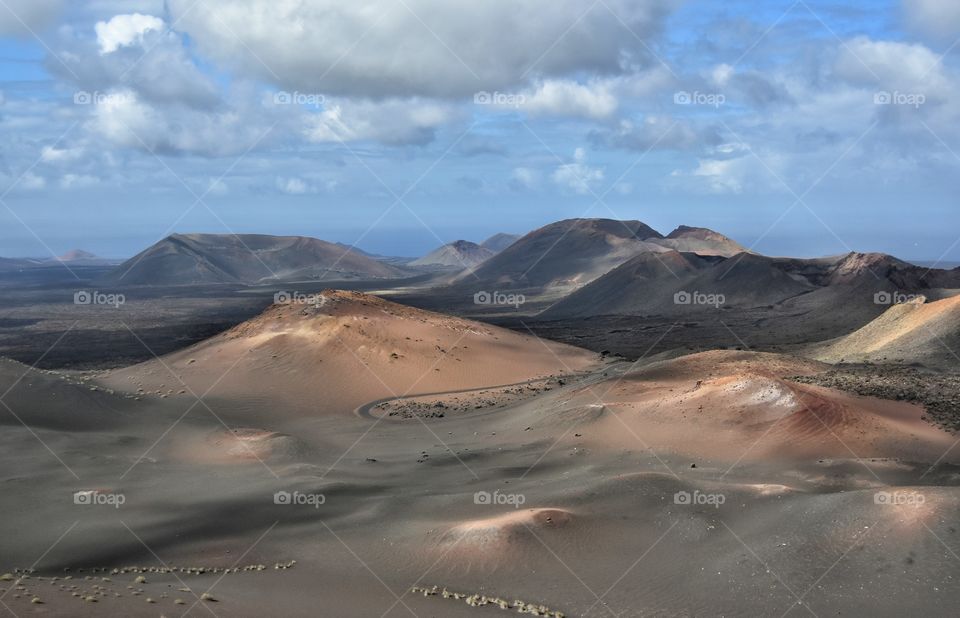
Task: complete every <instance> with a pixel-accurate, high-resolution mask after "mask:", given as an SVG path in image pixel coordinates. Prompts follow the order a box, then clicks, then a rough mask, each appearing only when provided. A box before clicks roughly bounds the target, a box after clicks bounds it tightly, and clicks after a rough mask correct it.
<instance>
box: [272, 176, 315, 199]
mask: <svg viewBox="0 0 960 618" xmlns="http://www.w3.org/2000/svg"><path fill="white" fill-rule="evenodd" d="M277 190H279V191H280V192H281V193H286V194H287V195H303V194H305V193H311V192H313V188H312V187H311V186H310V185H308V184H307V183H306V182H305V181H304V180H303V179H301V178H277Z"/></svg>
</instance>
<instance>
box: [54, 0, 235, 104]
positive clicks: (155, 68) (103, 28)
mask: <svg viewBox="0 0 960 618" xmlns="http://www.w3.org/2000/svg"><path fill="white" fill-rule="evenodd" d="M132 18H136V19H132ZM153 26H157V27H153ZM96 30H97V38H98V41H97V44H94V43H92V42H91V41H89V40H88V39H87V38H86V37H84V36H82V35H81V34H78V33H74V32H73V31H69V32H68V36H67V38H66V40H65V41H64V46H65V48H64V50H63V51H62V52H60V53H59V54H58V58H57V59H56V60H52V59H51V60H48V61H47V67H48V69H49V70H50V71H51V72H52V73H54V74H56V75H59V76H60V78H61V79H63V80H65V81H67V82H70V83H72V84H73V85H74V87H75V88H76V89H77V90H78V91H82V92H88V93H91V94H92V93H94V92H104V91H110V90H117V89H120V88H122V89H126V90H130V91H133V92H135V93H136V95H137V96H138V98H139V99H141V100H144V101H150V102H154V103H162V104H177V105H188V106H190V107H195V108H203V109H212V108H214V107H217V106H221V105H222V104H223V102H222V100H221V94H220V88H219V87H218V86H217V84H215V83H214V81H213V80H212V79H211V78H210V77H209V76H208V75H206V74H204V72H203V71H201V70H200V68H199V66H198V64H197V60H196V59H195V58H194V57H193V56H192V55H191V53H190V51H189V50H188V49H187V46H186V43H185V41H184V40H183V37H182V35H180V34H177V33H175V32H171V31H169V30H167V29H165V26H164V24H163V21H162V20H160V19H159V18H156V17H151V16H148V15H136V14H135V15H118V16H116V17H114V18H113V19H111V20H109V21H108V22H100V23H98V24H97V25H96ZM105 50H106V51H105Z"/></svg>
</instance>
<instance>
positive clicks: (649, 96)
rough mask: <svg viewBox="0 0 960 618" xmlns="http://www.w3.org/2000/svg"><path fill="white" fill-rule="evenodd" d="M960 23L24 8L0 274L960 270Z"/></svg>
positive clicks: (3, 20) (12, 17)
mask: <svg viewBox="0 0 960 618" xmlns="http://www.w3.org/2000/svg"><path fill="white" fill-rule="evenodd" d="M949 4H950V3H945V2H939V1H936V0H905V1H904V2H900V1H899V0H897V1H886V2H883V1H874V2H830V1H826V0H803V1H797V2H787V1H784V2H780V1H771V2H763V3H756V2H746V1H739V0H733V1H728V2H715V1H711V2H706V1H687V2H683V1H680V0H598V1H597V2H593V1H592V0H553V1H551V2H548V1H546V0H525V1H524V2H518V1H512V2H508V1H506V0H490V1H489V2H484V3H469V4H458V3H451V2H449V1H448V0H379V1H368V0H354V1H351V2H350V3H343V2H334V1H332V0H315V1H312V2H300V1H295V0H237V1H234V2H229V3H224V2H213V1H212V0H167V2H162V1H155V0H130V1H114V0H93V1H91V2H84V3H68V2H63V1H59V0H4V2H3V4H2V5H0V90H2V93H3V97H2V104H0V133H2V137H3V139H2V140H0V196H2V197H0V204H2V205H0V226H2V227H0V230H2V233H0V255H4V256H21V255H32V256H43V255H49V254H50V253H62V252H65V251H66V250H69V249H72V248H84V249H87V250H90V251H93V252H95V253H98V254H101V255H105V256H110V257H124V256H128V255H131V254H133V253H135V252H136V251H138V250H140V249H142V248H143V247H145V246H147V245H149V244H150V243H152V242H155V241H156V240H158V239H159V238H161V237H162V236H164V235H166V234H169V233H172V232H194V231H203V232H217V233H230V232H236V233H241V232H261V233H272V234H303V235H310V236H316V237H319V238H324V239H327V240H335V241H340V242H345V243H351V244H352V243H357V245H358V246H359V247H361V248H363V249H365V250H368V251H374V252H378V253H387V254H400V255H416V254H422V253H425V252H426V251H428V250H430V249H431V248H433V247H435V246H436V245H438V244H440V243H441V242H447V241H451V240H455V239H458V238H467V239H471V240H481V239H483V238H484V237H486V236H489V235H491V234H493V233H495V232H499V231H507V232H515V233H524V232H527V231H529V230H531V229H534V228H536V227H539V226H541V225H544V224H546V223H549V222H552V221H555V220H558V219H563V218H569V217H579V216H592V217H618V218H631V219H640V220H643V221H645V222H647V223H649V224H650V225H653V226H654V227H656V228H658V229H660V230H661V231H663V232H664V233H666V232H668V231H670V229H672V228H673V227H675V226H677V225H680V224H687V225H701V226H706V227H711V228H714V229H716V230H718V231H721V232H723V233H726V234H728V235H730V236H732V237H734V238H736V239H737V240H739V241H740V242H742V243H743V244H745V245H748V246H751V247H753V248H755V249H756V250H757V251H760V252H763V253H768V254H774V255H784V254H791V255H799V256H813V255H824V254H835V253H841V252H844V251H848V250H864V251H867V250H869V251H884V252H888V253H893V254H896V255H898V256H901V257H904V258H908V259H927V260H936V259H944V260H949V261H960V242H958V240H960V238H958V237H960V226H958V225H957V222H958V212H957V199H956V196H957V195H960V192H958V189H960V187H958V184H960V182H958V178H960V174H957V170H958V166H960V156H958V155H960V122H958V121H960V107H958V106H957V105H956V104H955V98H956V97H957V95H958V94H960V74H958V71H957V61H958V58H957V55H958V54H960V45H958V44H957V40H958V38H960V7H957V6H949ZM487 95H489V96H487Z"/></svg>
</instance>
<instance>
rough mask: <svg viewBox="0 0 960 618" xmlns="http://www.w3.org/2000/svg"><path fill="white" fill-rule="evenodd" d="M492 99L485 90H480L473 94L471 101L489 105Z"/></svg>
mask: <svg viewBox="0 0 960 618" xmlns="http://www.w3.org/2000/svg"><path fill="white" fill-rule="evenodd" d="M492 101H493V97H492V96H491V95H490V93H489V92H487V91H486V90H481V91H480V92H478V93H476V94H474V95H473V102H474V104H475V105H490V103H491V102H492Z"/></svg>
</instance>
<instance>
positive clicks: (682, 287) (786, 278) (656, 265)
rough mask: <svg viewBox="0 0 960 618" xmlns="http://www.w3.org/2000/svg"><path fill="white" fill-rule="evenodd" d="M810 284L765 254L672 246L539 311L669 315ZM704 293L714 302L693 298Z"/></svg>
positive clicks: (756, 300)
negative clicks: (709, 252) (724, 254)
mask: <svg viewBox="0 0 960 618" xmlns="http://www.w3.org/2000/svg"><path fill="white" fill-rule="evenodd" d="M718 260H719V261H718ZM812 289H814V288H813V286H812V285H810V284H809V283H806V282H804V281H802V280H797V279H794V278H793V277H791V276H790V275H788V274H787V273H785V272H783V271H782V270H780V269H779V268H777V267H776V265H775V260H774V259H772V258H768V257H764V256H759V255H754V254H749V253H745V254H741V255H737V256H734V257H731V258H727V259H721V258H718V257H712V258H711V257H707V256H699V255H697V254H695V253H678V252H676V251H669V252H667V253H658V254H650V253H646V254H641V255H638V256H636V257H634V258H632V259H631V260H629V261H628V262H626V263H624V264H623V265H621V266H620V267H618V268H616V269H614V270H613V271H611V272H609V273H608V274H606V275H604V276H603V277H600V278H599V279H597V280H596V281H594V282H593V283H590V284H589V285H587V286H585V287H583V288H581V289H580V290H577V291H576V292H574V293H573V294H571V295H570V296H568V297H566V298H564V299H563V300H561V301H560V302H558V303H557V304H555V305H553V306H552V307H550V308H549V309H547V310H546V311H544V312H543V313H542V314H541V316H542V317H545V318H561V317H564V318H566V317H588V316H591V315H671V314H675V313H686V312H690V311H698V310H708V311H709V310H715V309H717V307H718V305H720V306H725V307H740V308H750V307H758V306H767V305H774V304H777V303H780V302H783V301H784V300H786V299H788V298H792V297H794V296H798V295H800V294H804V293H806V292H809V291H810V290H812ZM708 295H709V296H713V297H716V298H717V302H715V303H713V304H708V305H704V304H700V303H699V302H698V301H697V300H693V297H694V296H696V298H697V299H699V298H702V297H704V296H708ZM678 297H679V298H680V300H679V301H678ZM686 299H689V300H690V302H686Z"/></svg>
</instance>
